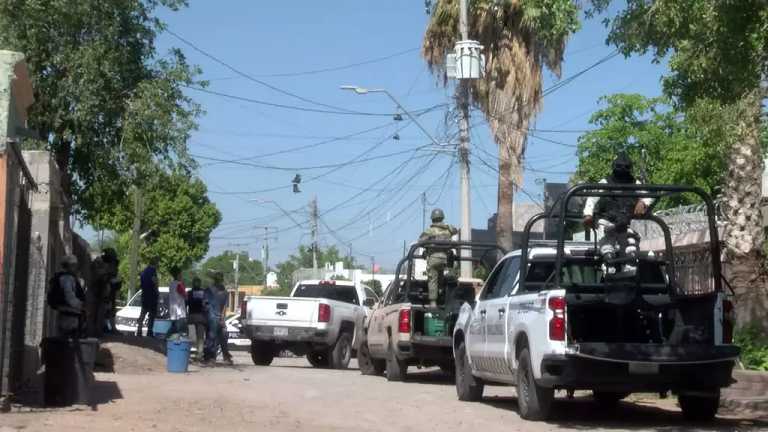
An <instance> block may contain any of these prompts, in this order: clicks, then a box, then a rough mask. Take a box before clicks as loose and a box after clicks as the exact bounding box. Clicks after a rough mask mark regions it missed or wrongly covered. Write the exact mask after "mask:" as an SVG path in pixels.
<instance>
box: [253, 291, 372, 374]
mask: <svg viewBox="0 0 768 432" xmlns="http://www.w3.org/2000/svg"><path fill="white" fill-rule="evenodd" d="M377 301H378V298H377V297H376V294H374V293H373V290H371V289H370V288H369V287H367V286H364V285H360V284H357V285H356V284H354V283H352V282H350V281H334V280H304V281H300V282H299V283H297V284H296V286H295V287H294V288H293V291H292V292H291V295H290V297H262V296H249V297H247V298H246V299H245V301H244V302H243V305H242V308H241V311H242V312H241V316H242V321H243V322H244V324H245V333H246V335H247V336H248V337H249V338H250V339H251V357H252V359H253V362H254V364H256V365H261V366H267V365H269V364H271V363H272V360H273V359H274V357H275V356H276V355H278V354H279V353H280V351H282V350H288V351H291V352H293V353H294V354H295V355H298V356H302V355H306V356H307V359H308V360H309V362H310V363H311V364H312V366H314V367H332V368H334V369H344V368H346V367H347V365H348V364H349V361H350V359H351V358H352V357H353V355H354V351H355V350H356V349H357V346H358V343H359V334H360V332H361V331H362V328H363V322H364V320H365V316H366V311H365V309H366V308H367V307H370V306H372V305H373V304H375V303H376V302H377Z"/></svg>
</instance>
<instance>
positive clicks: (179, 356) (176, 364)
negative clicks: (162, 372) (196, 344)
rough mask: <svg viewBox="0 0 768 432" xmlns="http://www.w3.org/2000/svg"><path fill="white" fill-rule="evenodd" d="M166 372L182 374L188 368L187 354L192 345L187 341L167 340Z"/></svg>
mask: <svg viewBox="0 0 768 432" xmlns="http://www.w3.org/2000/svg"><path fill="white" fill-rule="evenodd" d="M166 347H167V349H166V355H167V365H166V366H167V369H168V372H174V373H184V372H186V371H187V367H188V366H189V352H190V349H191V347H192V344H191V343H190V342H189V340H188V339H178V340H168V343H167V345H166Z"/></svg>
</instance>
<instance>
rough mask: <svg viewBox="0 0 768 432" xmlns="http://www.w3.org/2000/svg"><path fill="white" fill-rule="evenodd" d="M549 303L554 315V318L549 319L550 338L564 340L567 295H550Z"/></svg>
mask: <svg viewBox="0 0 768 432" xmlns="http://www.w3.org/2000/svg"><path fill="white" fill-rule="evenodd" d="M547 305H548V306H549V310H551V311H552V314H553V315H554V316H553V317H552V319H550V320H549V339H550V340H553V341H564V340H565V297H550V298H549V301H548V302H547Z"/></svg>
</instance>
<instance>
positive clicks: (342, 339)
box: [330, 332, 352, 369]
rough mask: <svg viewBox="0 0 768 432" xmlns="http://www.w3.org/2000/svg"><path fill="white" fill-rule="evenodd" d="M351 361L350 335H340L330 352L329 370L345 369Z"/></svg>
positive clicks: (346, 333) (345, 333)
mask: <svg viewBox="0 0 768 432" xmlns="http://www.w3.org/2000/svg"><path fill="white" fill-rule="evenodd" d="M351 359H352V335H351V334H350V333H348V332H344V333H342V334H341V335H340V336H339V338H338V339H336V344H335V345H334V346H333V348H332V349H331V352H330V361H331V369H346V368H347V366H349V361H350V360H351Z"/></svg>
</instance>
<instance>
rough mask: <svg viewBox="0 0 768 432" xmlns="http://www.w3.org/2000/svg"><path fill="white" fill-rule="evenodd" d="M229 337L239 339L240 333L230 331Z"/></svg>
mask: <svg viewBox="0 0 768 432" xmlns="http://www.w3.org/2000/svg"><path fill="white" fill-rule="evenodd" d="M229 338H230V339H240V333H234V332H230V333H229Z"/></svg>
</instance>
